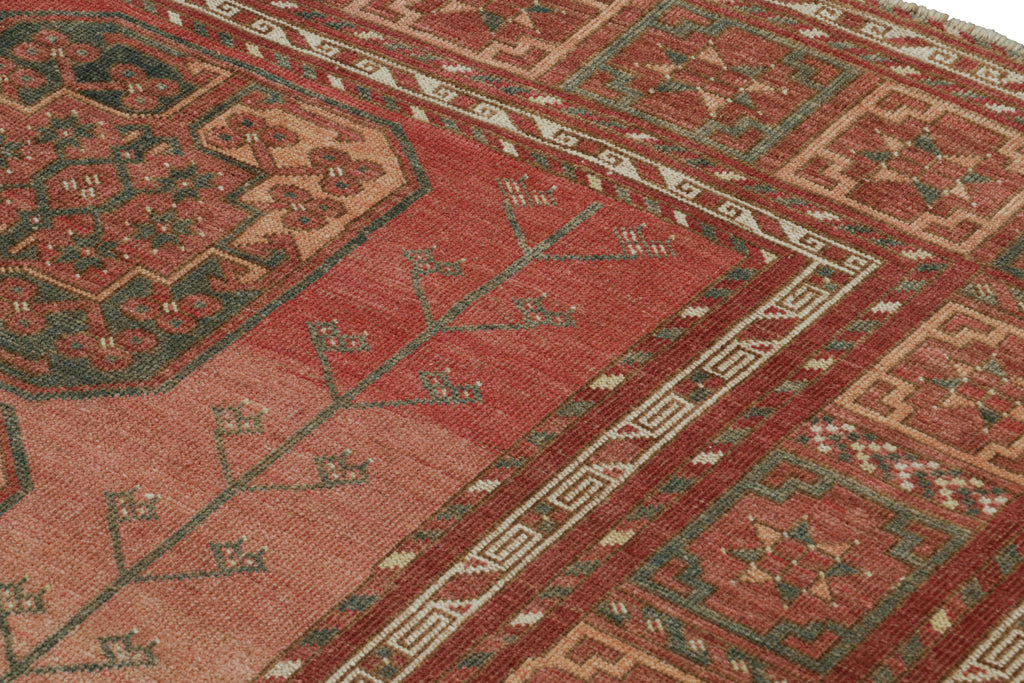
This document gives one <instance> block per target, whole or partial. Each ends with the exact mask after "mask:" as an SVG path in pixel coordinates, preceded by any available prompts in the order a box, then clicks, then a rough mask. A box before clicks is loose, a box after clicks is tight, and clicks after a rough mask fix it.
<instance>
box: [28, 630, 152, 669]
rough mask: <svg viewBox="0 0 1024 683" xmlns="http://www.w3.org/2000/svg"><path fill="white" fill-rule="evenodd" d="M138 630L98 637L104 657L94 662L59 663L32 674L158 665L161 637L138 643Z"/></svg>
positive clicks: (43, 667)
mask: <svg viewBox="0 0 1024 683" xmlns="http://www.w3.org/2000/svg"><path fill="white" fill-rule="evenodd" d="M137 635H138V631H135V630H132V631H129V632H128V633H126V634H124V635H123V636H105V637H103V638H97V641H98V642H99V646H100V652H101V653H102V659H99V660H97V661H92V662H81V663H79V664H57V665H54V666H42V667H39V668H37V669H32V670H31V671H29V672H28V673H31V674H37V675H40V674H55V673H97V672H100V671H111V670H114V669H132V668H142V667H153V666H156V663H157V661H156V654H155V653H154V652H153V650H154V648H156V646H157V645H159V644H160V639H159V638H154V639H153V640H151V641H150V642H148V643H147V644H145V645H136V644H135V636H137Z"/></svg>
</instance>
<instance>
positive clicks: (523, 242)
mask: <svg viewBox="0 0 1024 683" xmlns="http://www.w3.org/2000/svg"><path fill="white" fill-rule="evenodd" d="M528 181H529V178H528V177H527V176H523V177H522V178H519V179H516V180H511V179H500V180H499V183H498V185H499V188H500V190H501V192H502V195H503V197H504V199H503V201H502V207H503V210H504V213H505V216H506V218H507V219H508V223H509V227H510V228H511V231H512V233H513V236H514V238H515V240H516V243H517V244H518V246H519V249H520V251H521V256H519V257H518V258H516V259H515V260H514V261H512V262H511V263H509V264H508V265H506V266H505V268H504V269H503V270H501V271H500V272H498V273H496V274H495V275H493V276H492V277H491V278H490V279H489V280H487V281H486V282H485V283H484V284H482V285H480V286H478V287H477V288H476V289H474V290H472V291H470V292H468V293H466V294H464V295H463V296H462V297H461V298H460V299H459V300H458V301H457V302H455V303H454V304H452V305H450V306H449V307H448V308H447V310H445V311H444V312H443V313H440V312H439V311H436V310H434V308H433V306H432V305H431V302H430V301H429V298H428V297H427V294H426V291H425V289H423V287H422V281H423V278H426V277H433V276H437V277H459V276H461V275H462V274H463V270H462V263H463V262H464V261H463V260H461V259H460V260H456V261H444V260H440V259H439V258H438V257H437V255H436V248H435V247H430V248H426V249H419V250H412V251H409V252H406V254H405V256H406V259H407V260H408V261H409V263H410V281H411V285H412V290H413V293H414V295H415V296H416V298H417V299H418V300H419V303H420V307H421V310H422V312H423V318H424V323H425V326H424V329H423V331H422V332H420V333H419V334H418V335H416V336H415V337H413V338H412V339H411V340H409V341H408V342H407V343H406V344H405V345H404V346H403V347H402V348H400V349H398V350H397V351H395V352H394V353H393V354H392V355H391V356H390V357H388V358H387V359H385V360H383V361H381V362H380V363H379V364H378V365H377V366H376V367H375V368H374V369H372V370H370V371H369V372H367V373H366V374H365V375H364V376H363V378H362V379H361V380H360V381H358V382H357V383H356V384H354V385H353V386H351V387H349V388H347V389H344V390H343V389H342V388H340V387H338V386H337V385H336V382H335V379H334V376H333V373H332V372H331V367H330V364H331V362H332V360H333V359H335V358H338V357H340V356H350V355H352V354H358V353H361V352H365V351H367V350H369V349H370V342H369V335H368V334H367V333H366V332H358V333H352V332H346V331H344V330H343V329H342V324H341V323H340V322H339V321H338V320H328V321H318V322H310V323H308V325H307V328H308V333H309V335H310V340H311V343H312V344H313V346H314V350H315V351H316V352H317V355H318V357H319V359H320V363H321V368H322V369H323V376H324V379H325V382H326V384H327V386H328V388H329V390H330V402H329V403H328V405H326V406H325V407H324V408H323V409H322V410H321V411H319V412H318V413H317V414H316V415H314V416H313V417H312V418H310V419H309V420H308V421H307V422H306V423H304V424H303V425H301V426H300V427H298V428H297V429H296V430H295V431H294V432H293V433H292V434H291V435H290V436H287V437H286V438H284V439H283V441H282V442H281V443H280V444H279V445H278V446H276V447H274V448H273V449H272V450H271V451H270V452H269V453H267V454H266V455H264V456H263V457H262V458H261V459H260V460H259V461H258V462H256V463H255V464H253V465H251V466H249V467H248V468H247V469H246V470H245V471H244V472H240V473H236V472H233V471H232V468H231V465H230V461H229V459H228V455H227V449H226V443H227V440H228V439H234V438H237V437H242V436H248V435H259V434H262V433H263V417H264V415H265V414H266V412H267V411H266V409H265V408H263V407H261V406H258V405H256V404H253V403H251V402H249V401H247V400H246V401H242V402H240V403H239V404H237V405H234V406H218V407H215V408H214V409H213V413H214V443H215V449H216V453H217V458H218V461H219V463H220V467H221V471H222V474H223V477H224V482H225V487H224V488H223V490H221V491H220V492H219V493H218V494H217V495H215V496H214V497H213V498H212V499H211V500H210V501H209V503H207V505H205V506H204V507H203V508H201V509H199V510H197V511H196V512H195V513H194V514H193V515H192V517H191V518H190V519H189V520H187V521H186V522H185V523H184V524H182V525H181V526H179V527H178V528H177V529H175V530H174V531H172V532H171V533H170V534H168V536H167V537H165V538H164V539H163V540H162V542H160V543H159V544H156V545H155V546H154V547H152V548H151V549H150V550H149V551H148V552H146V553H145V554H144V555H142V556H141V557H139V558H138V559H136V560H135V561H134V562H133V563H131V564H129V563H128V561H127V559H126V557H125V554H124V549H123V544H124V541H123V538H122V530H123V527H124V526H125V525H129V524H134V523H146V522H149V521H153V520H155V519H157V512H158V511H157V508H158V503H159V497H158V496H156V495H150V494H143V495H140V494H139V491H140V489H139V488H138V487H134V488H131V489H128V490H125V491H118V492H109V493H107V494H105V498H106V505H107V515H106V519H107V525H108V529H109V530H110V537H111V545H112V547H113V555H114V560H115V563H116V565H117V570H118V572H117V575H116V577H115V578H114V579H113V580H112V581H111V583H110V584H109V585H107V586H106V587H105V588H103V589H102V591H100V592H99V593H98V595H97V597H95V598H94V599H92V600H90V601H88V602H87V603H86V604H85V605H83V606H82V607H81V608H79V609H78V611H76V612H75V613H73V614H72V615H71V616H70V617H69V618H68V619H66V620H65V621H64V622H63V623H62V624H61V625H60V626H59V627H57V628H56V629H55V630H54V631H53V632H52V633H50V635H49V636H47V637H46V638H44V639H42V640H40V641H39V642H38V643H37V644H36V645H35V646H34V647H33V648H32V649H31V650H30V651H29V652H27V653H26V654H24V655H23V656H21V657H18V656H17V655H15V654H14V651H13V649H12V648H11V647H9V646H7V647H6V651H7V662H8V671H7V673H6V674H3V675H0V683H10V682H11V681H14V680H16V679H19V678H21V677H23V676H25V675H31V674H37V673H58V672H74V673H87V672H97V671H106V670H111V669H117V668H124V667H128V666H153V665H155V663H156V658H155V655H154V652H153V648H154V647H155V645H156V644H157V641H155V640H154V641H153V642H151V643H149V644H146V645H142V646H139V645H136V644H135V643H134V640H133V638H134V636H135V635H136V634H135V633H134V632H131V633H129V634H127V635H123V636H110V637H105V638H100V639H99V643H100V649H101V651H102V653H103V656H102V658H101V659H99V660H97V661H94V662H88V663H81V664H73V665H62V666H51V667H41V668H34V667H35V666H36V663H37V662H38V661H39V660H40V659H41V658H42V657H44V656H45V655H46V654H47V653H49V652H50V651H51V650H53V648H55V647H56V646H57V645H58V644H59V643H60V642H62V641H63V640H64V639H65V638H67V637H68V636H69V635H71V634H72V633H74V632H75V631H76V630H77V629H78V628H79V627H80V626H81V625H82V624H83V623H84V622H85V621H86V620H88V619H89V618H90V617H91V616H92V615H93V614H95V613H96V612H97V611H98V610H99V609H100V608H101V607H102V606H103V605H105V604H107V603H108V602H109V601H110V600H111V599H113V598H114V597H115V596H116V595H118V594H119V593H120V592H121V591H123V590H124V589H126V588H127V587H129V586H132V585H135V584H139V583H147V582H156V581H178V580H195V579H206V578H213V577H229V576H234V575H238V574H244V573H257V572H263V571H266V564H265V557H264V556H265V553H266V549H265V548H260V549H258V550H256V551H249V550H246V549H245V547H244V546H245V543H246V540H245V538H244V537H243V538H241V539H239V540H237V541H230V542H216V543H211V544H210V552H211V554H212V560H213V568H212V569H211V568H206V569H196V570H194V571H189V572H182V573H178V574H149V573H148V571H149V570H150V568H151V567H153V566H154V564H156V563H157V562H158V561H159V560H160V559H161V558H163V557H164V556H166V555H167V554H168V553H169V552H171V551H172V550H173V549H174V548H176V547H177V546H178V545H179V544H180V543H181V542H182V541H183V540H184V539H186V538H187V537H188V536H189V535H191V534H192V533H193V532H194V531H195V530H196V529H198V528H199V527H200V526H201V525H203V524H204V523H205V522H206V521H207V520H208V519H209V518H210V517H211V516H213V515H214V514H216V513H217V512H218V511H220V510H222V509H223V508H224V507H225V506H226V505H227V504H228V503H229V502H230V501H231V500H233V499H234V498H235V497H236V496H239V495H242V494H246V493H253V492H296V491H312V490H320V489H333V488H338V487H343V486H350V485H362V484H365V483H366V482H367V481H368V478H369V470H368V467H369V465H370V461H369V460H366V461H363V462H360V463H352V462H351V461H350V458H351V452H350V451H348V450H345V451H342V452H341V453H340V454H338V455H328V456H319V457H316V458H314V459H313V466H314V469H315V472H316V477H317V478H316V481H315V482H313V483H309V484H268V485H260V484H255V483H254V482H255V481H256V480H257V479H258V478H259V477H260V476H261V475H263V474H264V473H265V472H267V471H268V470H269V469H270V468H271V467H272V466H273V465H274V464H275V463H277V462H279V461H280V460H281V459H283V458H284V457H286V456H287V455H288V454H289V453H291V452H292V450H293V449H294V448H295V447H296V446H297V445H298V444H299V443H301V442H302V441H303V440H304V439H305V438H306V437H307V436H309V435H310V434H312V433H313V432H315V431H316V430H317V429H319V428H320V427H321V426H323V425H324V424H325V423H326V422H327V421H329V420H330V419H331V418H332V417H334V416H335V415H337V414H338V413H339V412H340V411H342V410H350V409H368V408H379V407H391V406H403V405H450V406H462V405H471V404H476V403H480V402H481V401H482V400H483V394H482V388H481V385H480V383H478V382H474V383H469V384H456V383H455V382H453V381H452V378H451V371H450V370H448V369H446V370H443V371H428V370H423V371H420V373H419V378H420V383H421V385H422V387H423V390H424V392H425V394H426V395H425V396H421V397H415V398H405V399H397V400H394V401H382V402H360V401H359V397H360V396H361V395H362V394H363V393H364V392H365V391H366V390H367V389H368V388H369V387H371V386H373V385H374V384H376V383H377V382H378V381H379V380H380V379H381V378H383V377H385V376H386V375H388V374H389V373H390V372H392V371H393V370H394V369H395V368H396V367H397V366H398V365H399V364H401V363H402V362H403V361H404V360H405V359H407V358H409V357H411V356H412V355H413V354H415V353H416V352H417V351H419V349H421V348H422V347H423V346H425V345H426V344H428V343H429V342H430V341H432V340H433V339H435V338H436V337H438V335H441V334H459V333H477V332H481V331H528V330H532V329H536V328H538V327H544V326H546V327H554V328H572V327H573V326H574V325H575V320H574V314H575V309H574V308H572V307H570V308H567V309H565V310H559V309H558V308H557V307H549V304H548V302H547V299H546V298H545V297H544V296H539V297H533V298H521V299H515V300H513V302H512V303H513V305H514V306H515V308H516V309H517V310H518V312H519V314H520V317H521V319H520V320H519V321H516V322H508V321H496V322H493V323H483V324H478V325H457V324H456V320H457V319H458V318H459V316H461V315H462V314H463V313H464V312H466V311H467V310H468V309H469V308H471V307H472V306H473V305H474V304H476V303H477V302H478V301H480V300H481V299H483V298H484V297H486V296H488V295H490V294H491V293H493V292H494V291H496V290H498V289H499V288H500V287H501V286H503V285H504V284H505V283H507V282H509V281H511V280H513V279H514V278H515V277H516V276H518V275H519V274H520V273H521V272H522V271H523V270H524V269H525V268H526V267H527V266H529V265H530V264H532V263H536V262H539V261H582V262H599V261H607V260H632V259H637V258H666V257H674V256H675V252H674V250H673V249H672V247H671V241H672V240H671V238H669V239H667V240H666V241H664V242H653V241H650V240H648V239H647V238H646V237H645V236H644V226H642V225H641V226H639V227H637V228H618V229H616V231H615V234H616V238H617V240H618V242H619V246H620V253H618V254H594V255H586V254H577V255H573V254H570V255H563V254H557V255H552V254H551V253H550V251H551V249H552V248H553V247H554V246H555V245H557V244H559V243H561V242H562V240H564V239H565V238H566V237H567V236H568V235H570V234H572V233H573V232H574V231H575V230H576V229H577V228H579V227H580V226H582V225H584V224H585V223H587V222H588V221H589V220H590V219H591V218H593V216H594V215H595V214H597V212H598V211H599V210H600V209H601V208H602V207H601V204H599V203H597V202H595V203H592V204H590V205H589V206H587V207H585V208H584V209H582V210H581V211H579V212H578V213H576V214H575V215H574V216H572V217H571V218H570V219H569V220H567V221H566V222H565V223H563V224H562V225H561V226H560V227H559V228H557V229H556V230H554V231H553V232H551V233H550V234H549V235H548V236H547V237H545V238H543V239H541V240H539V241H536V242H531V241H530V240H529V239H528V237H527V235H526V232H525V231H524V230H523V229H522V226H521V225H520V223H519V220H518V217H517V215H516V210H517V208H523V207H529V208H537V209H540V210H545V209H550V208H552V207H556V206H557V205H558V202H557V198H556V196H555V189H556V188H555V187H554V186H552V187H549V188H546V189H537V188H533V187H531V186H530V184H529V182H528ZM23 585H24V583H23V582H22V583H19V584H11V585H8V586H5V585H2V584H0V601H3V600H5V599H6V600H7V602H0V605H6V604H11V605H13V604H20V605H22V607H19V608H18V609H21V610H23V612H24V613H31V612H32V610H37V609H38V610H41V609H42V607H41V606H37V605H41V600H42V593H41V592H40V593H38V594H35V596H34V597H32V599H31V600H29V599H28V598H25V596H26V595H27V594H26V593H25V592H24V588H23V587H22V588H20V590H21V593H17V591H16V590H15V589H14V588H12V587H11V586H23ZM5 591H6V592H5ZM15 595H20V596H22V597H20V598H17V599H15V600H14V602H11V600H12V598H10V597H9V596H15ZM18 600H22V602H18ZM26 600H27V601H26ZM33 600H34V602H33ZM2 609H3V608H0V631H2V632H3V633H4V638H5V645H6V642H7V640H9V639H10V636H9V630H10V629H9V626H8V625H7V619H8V616H10V614H16V613H20V612H15V611H12V610H13V609H14V608H6V609H7V610H8V611H7V612H3V611H2Z"/></svg>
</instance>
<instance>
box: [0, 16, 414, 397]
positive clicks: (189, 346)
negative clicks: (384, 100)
mask: <svg viewBox="0 0 1024 683" xmlns="http://www.w3.org/2000/svg"><path fill="white" fill-rule="evenodd" d="M128 21H129V20H127V19H125V20H123V21H118V22H113V21H106V22H103V23H97V22H92V21H61V22H59V23H58V22H53V23H51V22H47V21H26V20H24V19H23V18H22V19H13V20H7V21H3V22H0V84H2V85H0V120H3V121H4V126H3V129H2V131H0V173H3V184H2V186H0V226H2V232H0V316H2V317H0V380H2V381H3V382H4V384H6V385H8V386H9V387H10V388H12V389H14V390H16V391H18V392H19V393H24V394H29V395H37V396H38V395H55V394H58V393H61V394H65V395H66V392H70V393H72V394H76V395H82V394H88V393H91V392H93V391H97V390H101V391H108V392H109V391H118V392H124V391H132V390H140V389H143V390H144V389H147V388H157V387H160V386H162V385H164V384H166V383H167V382H169V381H173V380H174V379H175V378H176V377H179V376H180V375H181V374H183V373H185V372H188V371H189V370H190V369H192V368H194V367H196V366H197V365H198V363H199V362H201V360H202V359H205V358H208V357H209V356H210V355H211V354H212V353H213V352H215V350H217V349H219V348H222V347H223V346H224V345H226V344H227V343H229V342H230V340H231V339H232V338H234V337H235V336H237V334H239V332H240V331H242V330H243V329H245V328H247V327H248V326H251V325H252V324H254V323H255V322H258V320H259V319H260V318H261V317H263V316H265V315H266V314H267V313H268V312H269V310H271V309H272V308H273V307H274V306H275V305H277V304H278V303H280V302H281V301H282V300H283V298H286V297H287V296H288V295H289V292H293V291H297V289H298V288H301V287H302V286H303V285H304V284H305V283H308V282H309V281H310V280H311V279H312V278H316V277H318V276H319V275H321V274H322V273H323V272H325V271H326V269H327V268H329V267H330V266H331V265H332V264H333V263H335V262H336V261H337V260H338V259H339V258H341V257H342V256H343V255H344V254H345V253H347V252H348V251H349V250H350V249H351V248H353V247H354V246H355V245H356V244H358V243H360V242H361V241H362V240H363V239H365V237H366V235H368V234H369V232H370V231H372V230H374V229H375V228H376V227H379V226H380V225H382V224H384V223H385V222H387V221H388V220H390V218H392V217H393V216H395V215H397V213H399V212H400V211H402V210H404V209H405V208H406V207H407V206H408V205H409V204H410V203H411V202H412V201H413V200H414V199H416V198H417V197H418V196H420V195H421V194H423V193H424V192H425V191H426V187H427V186H426V184H425V179H424V178H423V174H422V170H421V169H420V168H419V166H418V163H417V162H416V160H415V156H414V154H413V153H412V150H411V148H410V147H409V144H408V142H407V141H406V140H405V138H404V136H403V135H402V132H401V129H400V128H399V127H398V126H397V124H393V123H388V122H385V121H382V120H380V119H377V118H375V117H372V116H370V115H368V114H365V113H363V112H360V111H358V110H354V109H351V108H347V107H344V106H342V105H339V104H329V105H325V104H324V103H323V102H322V101H320V99H318V98H316V97H314V96H311V95H310V94H307V93H303V92H299V91H297V90H295V89H293V88H288V87H283V86H280V85H276V84H274V85H271V84H269V83H267V82H266V80H265V79H261V80H257V79H255V78H253V77H252V76H251V75H249V74H248V73H247V72H245V71H244V70H243V69H242V68H240V67H236V66H235V65H233V64H228V63H225V62H224V61H223V58H216V57H213V56H212V55H209V54H206V53H199V52H196V51H186V50H184V49H183V47H182V46H181V45H180V44H179V45H173V46H172V45H171V44H170V41H171V40H174V39H172V38H170V37H169V36H168V37H167V41H168V43H167V44H166V45H164V44H160V43H155V42H153V41H148V40H147V41H142V40H140V39H138V38H137V37H133V36H137V35H138V32H137V31H135V30H133V29H132V28H131V26H130V25H129V24H128Z"/></svg>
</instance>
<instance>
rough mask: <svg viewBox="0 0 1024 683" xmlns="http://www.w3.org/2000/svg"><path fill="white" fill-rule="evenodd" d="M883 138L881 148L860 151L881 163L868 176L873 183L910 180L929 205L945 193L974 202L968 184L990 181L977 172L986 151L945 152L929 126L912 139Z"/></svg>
mask: <svg viewBox="0 0 1024 683" xmlns="http://www.w3.org/2000/svg"><path fill="white" fill-rule="evenodd" d="M880 141H881V148H880V149H876V150H869V151H863V152H861V154H863V155H864V156H865V157H867V158H868V159H870V160H872V161H874V162H876V163H877V164H878V166H877V168H875V169H874V171H873V172H871V173H870V175H869V176H868V177H869V178H870V179H871V181H873V182H896V183H906V182H910V183H911V184H912V185H913V186H914V188H915V189H916V190H917V191H918V193H919V194H920V195H921V199H922V200H923V201H924V203H925V204H927V205H928V207H929V208H931V207H934V206H935V205H936V204H937V203H938V202H939V200H940V199H942V198H943V197H945V196H953V197H957V198H959V199H962V200H963V201H965V202H968V203H971V202H972V201H973V200H972V198H971V193H970V191H969V186H971V185H974V184H977V183H985V182H990V179H989V178H987V177H985V176H984V175H982V174H980V173H977V172H975V171H974V169H975V167H977V166H978V165H979V164H981V163H982V162H983V161H985V155H984V154H956V153H953V154H950V153H948V152H946V153H945V154H944V153H943V150H942V148H941V147H940V145H939V143H938V142H937V141H936V139H935V137H934V136H933V135H932V134H931V129H930V128H929V127H928V126H925V127H924V129H923V130H922V131H921V132H920V134H919V135H917V136H915V137H913V138H912V139H910V140H907V139H904V138H901V137H899V136H896V135H891V134H886V133H885V132H881V133H880Z"/></svg>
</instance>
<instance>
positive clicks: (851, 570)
mask: <svg viewBox="0 0 1024 683" xmlns="http://www.w3.org/2000/svg"><path fill="white" fill-rule="evenodd" d="M750 524H751V526H752V528H753V532H754V535H755V536H756V537H757V540H758V542H759V545H758V546H755V547H748V548H738V549H735V550H731V551H729V554H730V555H732V556H733V557H735V558H736V559H738V560H740V561H742V562H746V563H747V567H746V569H744V570H743V571H742V572H741V573H740V575H739V576H738V577H737V578H736V580H737V581H738V582H740V583H771V584H773V585H774V586H775V589H776V591H778V595H779V597H780V598H781V599H782V601H783V602H784V603H785V604H786V606H787V607H788V606H790V605H792V604H793V603H794V602H796V600H797V599H798V598H799V597H800V596H802V595H809V596H811V597H814V598H817V599H818V600H821V601H822V602H824V603H827V604H832V603H833V602H834V600H833V597H832V595H833V586H832V579H834V578H835V577H837V576H851V575H860V574H864V575H866V576H870V573H868V572H862V571H861V570H860V569H857V568H856V567H853V566H851V565H849V564H847V563H846V562H844V561H843V556H844V555H845V554H846V552H847V551H848V550H850V548H852V547H853V546H855V545H857V541H853V542H849V543H841V542H828V541H819V540H817V539H815V538H814V535H813V532H812V530H811V525H810V523H809V522H808V521H807V518H806V517H804V518H801V519H800V520H798V521H797V522H796V523H795V524H794V525H793V526H792V527H790V528H789V529H788V530H786V531H780V530H778V529H775V528H774V527H772V526H770V525H769V524H765V523H764V522H760V521H758V520H756V519H751V520H750Z"/></svg>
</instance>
